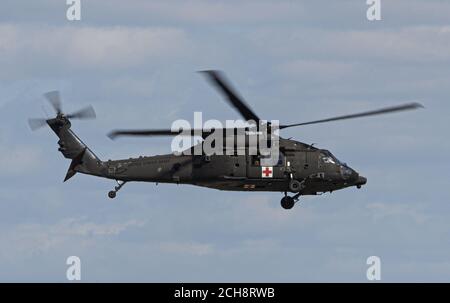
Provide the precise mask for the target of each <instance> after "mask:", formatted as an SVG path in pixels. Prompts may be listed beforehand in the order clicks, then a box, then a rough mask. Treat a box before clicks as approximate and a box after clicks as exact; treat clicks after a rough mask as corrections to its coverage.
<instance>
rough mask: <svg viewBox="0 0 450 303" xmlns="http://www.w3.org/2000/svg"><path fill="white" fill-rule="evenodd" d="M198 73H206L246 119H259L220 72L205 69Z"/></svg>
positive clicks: (210, 80)
mask: <svg viewBox="0 0 450 303" xmlns="http://www.w3.org/2000/svg"><path fill="white" fill-rule="evenodd" d="M200 73H203V74H205V75H206V78H207V79H208V80H209V82H210V83H211V84H213V86H215V87H216V88H217V89H218V91H219V92H221V93H222V95H223V96H224V97H225V98H226V100H228V102H229V103H230V104H231V106H233V107H234V108H235V109H236V110H237V111H238V112H239V113H240V114H241V115H242V117H244V119H245V120H246V121H248V120H254V121H256V122H258V121H259V120H260V119H259V117H258V116H257V115H256V114H255V113H254V112H253V111H252V110H251V109H250V107H249V106H248V105H247V104H246V103H245V102H244V100H243V99H242V98H241V97H240V96H239V95H238V94H237V93H236V92H235V91H234V90H233V89H232V86H231V84H229V83H228V81H227V80H226V79H225V76H224V74H223V73H222V72H220V71H217V70H205V71H200Z"/></svg>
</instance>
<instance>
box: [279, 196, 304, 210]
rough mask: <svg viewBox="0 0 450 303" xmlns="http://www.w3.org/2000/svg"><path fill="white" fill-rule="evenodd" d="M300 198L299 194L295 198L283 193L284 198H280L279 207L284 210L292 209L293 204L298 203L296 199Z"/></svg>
mask: <svg viewBox="0 0 450 303" xmlns="http://www.w3.org/2000/svg"><path fill="white" fill-rule="evenodd" d="M299 197H300V193H297V194H296V195H295V196H293V197H291V196H288V195H287V193H284V197H283V198H281V207H283V208H284V209H291V208H292V207H294V205H295V203H297V202H298V198H299Z"/></svg>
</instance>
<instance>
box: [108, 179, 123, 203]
mask: <svg viewBox="0 0 450 303" xmlns="http://www.w3.org/2000/svg"><path fill="white" fill-rule="evenodd" d="M116 182H117V186H115V187H114V190H111V191H110V192H109V193H108V197H110V198H111V199H114V198H115V197H116V194H117V192H118V191H119V190H120V189H121V188H122V186H124V185H125V183H127V182H126V181H117V180H116Z"/></svg>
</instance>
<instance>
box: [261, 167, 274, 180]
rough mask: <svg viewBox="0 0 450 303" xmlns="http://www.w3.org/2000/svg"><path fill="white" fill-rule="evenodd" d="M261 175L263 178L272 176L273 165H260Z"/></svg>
mask: <svg viewBox="0 0 450 303" xmlns="http://www.w3.org/2000/svg"><path fill="white" fill-rule="evenodd" d="M261 176H262V177H263V178H272V177H273V167H272V166H261Z"/></svg>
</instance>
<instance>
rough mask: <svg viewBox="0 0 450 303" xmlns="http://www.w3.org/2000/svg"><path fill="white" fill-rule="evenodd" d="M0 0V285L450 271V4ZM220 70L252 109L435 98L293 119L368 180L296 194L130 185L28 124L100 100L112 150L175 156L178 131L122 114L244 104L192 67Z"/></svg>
mask: <svg viewBox="0 0 450 303" xmlns="http://www.w3.org/2000/svg"><path fill="white" fill-rule="evenodd" d="M66 8H67V6H66V4H65V1H50V0H47V1H45V0H40V1H32V2H29V1H2V3H1V10H0V96H1V97H0V118H1V121H2V122H1V124H0V182H1V184H2V185H1V186H0V230H1V232H0V281H8V282H9V281H62V282H63V281H66V280H65V279H66V278H65V277H66V269H67V266H66V264H65V261H66V258H67V257H68V256H71V255H76V256H79V257H80V258H81V262H82V280H83V281H105V282H107V281H147V282H178V281H185V282H202V281H205V282H206V281H210V282H220V281H236V282H248V281H255V282H270V281H277V282H313V281H324V282H329V281H343V282H345V281H358V282H364V281H366V269H367V265H366V259H367V257H369V256H372V255H376V256H379V257H380V258H381V262H382V280H383V281H449V280H450V259H449V256H450V240H449V239H450V237H449V223H448V222H449V219H450V218H449V215H448V214H449V213H450V206H449V204H448V201H450V195H449V191H448V185H449V181H450V178H449V175H448V172H447V171H448V167H449V160H448V154H449V149H450V144H449V142H448V140H446V138H448V131H449V122H448V117H449V111H450V105H449V104H450V103H449V102H448V96H449V93H450V85H449V84H450V71H449V66H450V64H449V63H450V24H449V23H450V19H449V16H450V3H449V2H446V1H438V0H435V1H417V0H409V1H406V0H405V1H403V0H398V1H386V0H384V1H383V0H382V18H383V20H382V21H379V22H369V21H367V20H366V9H367V5H366V4H365V1H363V0H348V1H214V2H212V1H196V0H193V1H137V0H136V1H126V3H125V2H124V1H118V0H110V1H95V2H94V1H86V0H82V13H81V14H82V15H81V16H82V20H81V21H79V22H69V21H67V20H66V19H65V16H66V12H65V11H66ZM204 69H221V70H224V71H225V72H226V73H227V75H228V77H229V78H230V80H231V81H232V82H233V83H234V85H235V86H236V87H237V88H238V90H239V91H240V93H241V94H242V95H243V96H244V97H245V98H246V100H247V102H248V103H249V104H250V105H251V106H252V107H253V108H254V110H255V111H256V112H257V113H258V115H259V116H261V117H264V118H266V119H279V120H280V121H281V122H282V123H294V122H297V121H307V120H311V119H316V118H325V117H328V116H333V115H338V114H345V113H350V112H355V111H360V110H368V109H374V108H379V107H382V106H387V105H395V104H400V103H403V102H411V101H419V102H421V103H422V104H424V106H425V109H424V110H420V111H415V112H407V113H401V114H393V115H387V116H382V117H374V118H368V119H357V120H352V121H345V122H335V123H329V124H322V125H314V126H306V127H303V128H294V129H289V130H286V131H284V132H283V135H284V136H285V137H294V138H295V139H297V140H300V141H303V142H307V143H316V145H317V146H319V147H323V148H327V149H330V150H331V151H333V153H334V154H335V155H336V156H337V157H338V158H339V159H341V160H343V161H345V162H347V163H348V164H349V165H350V166H351V167H353V168H355V169H356V170H357V171H359V172H360V173H361V174H362V175H364V176H366V177H367V178H368V184H367V185H366V186H365V187H363V188H362V189H361V190H357V189H354V188H350V189H345V190H342V191H338V192H334V193H332V194H331V195H330V194H325V195H322V196H317V197H304V198H303V199H302V200H301V201H302V203H300V204H299V205H296V207H295V208H294V209H292V210H291V211H285V210H283V209H281V207H280V205H279V200H280V198H281V195H280V194H279V193H233V192H221V191H214V190H210V189H202V188H196V187H192V186H176V185H162V184H160V185H158V186H156V185H154V184H143V183H135V184H132V183H131V184H127V185H126V186H125V187H124V188H123V189H122V190H121V192H120V193H119V195H118V197H117V198H116V199H115V200H110V199H108V198H107V196H106V194H107V192H108V191H109V190H110V189H112V187H113V186H114V184H113V182H111V181H110V180H104V179H97V178H94V177H90V176H83V175H76V176H75V177H74V178H72V179H71V180H70V181H69V182H66V183H62V180H63V178H64V176H65V173H66V170H67V168H68V165H69V162H68V161H67V160H66V159H64V158H63V157H62V155H61V154H60V153H59V152H58V151H57V143H56V142H57V138H56V137H55V135H54V134H53V133H52V132H51V131H50V129H42V130H40V131H38V132H33V133H32V132H31V131H30V130H29V128H28V126H27V123H26V120H27V118H29V117H39V116H45V114H44V111H43V110H42V107H44V109H45V111H46V112H47V113H48V114H52V111H51V109H50V108H49V106H48V105H47V104H46V102H45V100H44V99H43V98H42V94H43V93H44V92H46V91H49V90H54V89H58V90H60V91H61V93H62V96H63V99H64V107H65V110H66V111H67V112H70V111H71V110H76V109H78V108H80V107H82V106H84V105H87V104H92V105H93V106H94V107H95V109H96V112H97V120H95V121H88V122H84V121H82V122H80V121H76V122H74V123H73V129H74V131H75V132H76V133H77V134H78V135H79V136H80V137H81V138H82V139H83V140H84V141H85V143H86V144H88V145H89V146H90V147H91V149H92V150H93V151H94V152H95V153H96V154H97V155H98V156H99V157H100V158H101V159H104V160H107V159H115V158H126V157H129V156H137V155H153V154H161V153H168V152H170V139H161V138H158V139H150V138H149V139H136V138H131V139H122V140H118V141H111V140H109V139H108V138H107V137H106V136H105V134H106V133H108V132H109V131H110V130H111V129H113V128H120V127H126V128H133V127H140V128H152V127H157V128H158V127H159V128H161V127H169V126H170V125H171V123H172V121H173V120H174V119H187V120H189V121H192V119H193V112H194V111H203V117H204V119H207V118H214V119H219V120H222V121H225V120H226V119H236V118H238V116H237V114H236V113H235V112H234V111H233V110H232V109H231V108H229V107H228V106H227V105H226V103H225V102H224V101H223V100H221V98H220V96H219V95H218V94H217V93H216V92H215V91H214V90H213V89H212V88H211V87H210V86H209V85H208V84H207V83H206V82H205V81H204V79H203V78H202V77H201V76H200V75H199V74H197V73H195V71H198V70H204Z"/></svg>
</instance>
